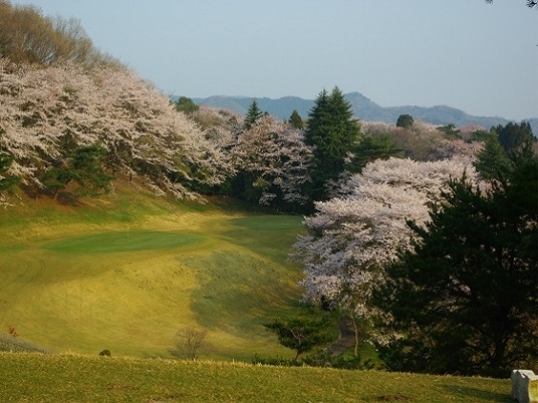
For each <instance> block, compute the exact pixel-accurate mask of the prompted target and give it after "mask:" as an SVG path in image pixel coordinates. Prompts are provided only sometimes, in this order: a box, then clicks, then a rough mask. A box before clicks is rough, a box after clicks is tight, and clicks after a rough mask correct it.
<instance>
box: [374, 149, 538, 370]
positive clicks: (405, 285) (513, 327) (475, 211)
mask: <svg viewBox="0 0 538 403" xmlns="http://www.w3.org/2000/svg"><path fill="white" fill-rule="evenodd" d="M510 166H511V168H510V170H509V171H508V172H503V173H502V175H503V177H504V179H505V180H503V181H500V180H492V181H490V187H489V189H488V191H487V192H483V191H482V190H480V189H475V188H474V187H472V186H471V185H469V184H468V183H466V182H465V180H459V181H454V182H452V183H451V186H450V189H451V190H450V192H448V193H447V194H446V195H445V201H444V203H443V205H442V207H439V208H437V209H434V210H433V211H432V212H431V214H430V215H431V222H430V223H429V224H427V225H426V227H425V228H419V227H417V226H416V225H413V224H412V228H413V229H414V230H415V231H416V233H417V234H418V240H417V242H416V243H415V247H414V250H413V251H410V252H407V253H404V254H403V255H401V256H400V260H399V261H398V262H397V263H395V264H393V265H391V266H389V267H388V268H387V278H388V281H387V284H386V286H385V287H383V291H382V292H380V293H379V294H378V295H377V296H376V299H377V302H378V304H379V306H380V307H381V308H382V309H384V310H385V311H387V312H390V313H391V315H392V318H393V319H394V321H393V322H392V325H391V329H392V330H395V331H396V332H398V333H400V334H404V335H405V337H404V338H402V339H400V340H398V341H397V342H394V343H392V344H390V345H389V348H385V349H382V350H381V356H382V358H383V359H385V362H386V363H387V364H388V365H389V367H391V369H393V370H405V371H418V372H433V373H459V374H469V375H473V374H481V375H491V376H502V377H506V376H508V374H509V373H510V369H512V368H517V367H519V366H526V365H528V364H529V363H532V362H537V360H538V339H537V338H536V334H537V332H538V316H537V315H536V312H538V248H537V245H538V157H537V156H536V154H534V153H533V152H532V150H531V149H530V148H525V149H523V150H521V152H518V153H517V155H516V154H514V155H513V156H512V157H511V165H510ZM492 172H493V175H494V174H495V172H496V171H492ZM498 172H501V171H498Z"/></svg>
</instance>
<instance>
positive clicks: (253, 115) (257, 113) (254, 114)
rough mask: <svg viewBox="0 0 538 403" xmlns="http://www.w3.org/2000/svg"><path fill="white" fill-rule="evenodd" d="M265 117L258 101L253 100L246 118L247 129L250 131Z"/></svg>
mask: <svg viewBox="0 0 538 403" xmlns="http://www.w3.org/2000/svg"><path fill="white" fill-rule="evenodd" d="M262 116H263V112H262V110H261V109H260V108H259V107H258V101H256V99H254V100H252V103H251V104H250V106H249V108H248V111H247V115H246V116H245V127H246V128H247V130H248V129H250V128H251V127H252V126H254V124H255V123H256V122H257V121H258V119H260V118H261V117H262Z"/></svg>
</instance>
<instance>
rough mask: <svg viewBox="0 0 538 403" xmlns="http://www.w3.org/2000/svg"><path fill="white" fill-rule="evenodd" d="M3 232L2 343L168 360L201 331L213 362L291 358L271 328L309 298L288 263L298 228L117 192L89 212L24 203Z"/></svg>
mask: <svg viewBox="0 0 538 403" xmlns="http://www.w3.org/2000/svg"><path fill="white" fill-rule="evenodd" d="M0 228H1V232H2V237H0V275H1V278H2V280H1V281H0V332H7V330H8V327H10V326H11V327H13V328H15V329H16V331H17V333H18V334H19V337H20V338H22V339H24V340H27V341H30V342H32V343H34V344H37V345H40V346H43V347H45V348H47V349H51V350H53V351H55V352H58V353H65V352H73V353H82V354H90V355H97V354H98V353H99V352H100V351H102V350H104V349H109V350H110V351H111V352H112V354H113V355H114V356H131V357H165V358H166V357H170V355H169V353H168V348H169V347H172V343H173V340H174V335H175V333H176V332H177V330H179V329H180V328H182V327H195V328H202V329H206V330H208V336H207V340H208V341H209V342H210V343H211V344H212V349H211V350H207V351H202V357H205V358H211V359H215V360H240V361H246V362H250V361H251V360H252V358H253V357H254V355H255V354H256V353H257V354H259V355H262V356H268V355H272V356H274V355H279V356H285V357H290V358H291V357H292V356H293V352H292V351H291V350H287V349H284V348H282V347H281V346H280V345H279V344H278V342H277V340H276V338H275V337H274V336H273V335H271V334H269V333H267V332H266V331H265V329H264V328H263V326H262V324H263V323H264V322H267V321H268V320H270V319H271V318H272V317H274V316H280V315H286V314H287V313H289V312H290V310H291V309H293V308H292V307H293V305H294V304H296V303H297V301H298V300H299V298H300V295H301V291H300V289H299V287H298V286H297V281H298V280H299V279H300V278H301V272H300V268H299V267H298V266H296V265H293V264H291V263H289V262H288V261H287V255H288V252H289V248H290V247H291V245H292V244H293V242H294V240H295V239H296V236H297V233H298V232H300V231H301V230H302V229H301V218H300V217H293V216H285V215H275V216H271V215H243V214H240V213H238V212H237V211H234V212H232V213H229V212H227V211H226V210H223V209H222V208H221V207H219V208H217V207H214V206H211V205H206V206H200V205H196V204H192V203H191V204H186V203H178V202H175V201H169V200H166V199H159V198H156V197H154V196H153V195H151V194H144V193H143V192H140V191H136V192H133V191H131V190H129V189H119V190H118V191H116V192H115V193H113V194H111V195H109V196H107V197H104V198H102V199H100V200H89V201H86V202H85V203H82V204H81V205H79V206H58V205H55V204H54V203H52V202H51V201H49V200H46V199H40V200H38V201H37V202H35V201H33V200H26V201H24V200H23V202H21V204H20V205H19V206H17V208H11V209H7V210H0Z"/></svg>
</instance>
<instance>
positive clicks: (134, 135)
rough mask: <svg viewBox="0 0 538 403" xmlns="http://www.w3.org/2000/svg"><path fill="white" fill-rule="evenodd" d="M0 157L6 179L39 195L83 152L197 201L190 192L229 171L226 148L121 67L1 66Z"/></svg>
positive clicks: (117, 171) (160, 188)
mask: <svg viewBox="0 0 538 403" xmlns="http://www.w3.org/2000/svg"><path fill="white" fill-rule="evenodd" d="M0 104H1V105H2V108H0V129H1V130H2V132H3V135H2V136H1V137H0V151H3V152H4V153H6V154H7V155H9V156H10V157H12V158H13V163H12V164H11V167H10V172H8V174H11V175H16V176H19V177H21V179H22V181H23V182H24V183H26V184H27V185H34V186H36V187H37V188H40V187H41V188H42V187H43V183H42V181H41V178H42V176H43V175H44V174H45V173H46V172H47V171H48V170H50V169H51V168H52V167H54V166H59V165H62V161H63V160H65V159H67V158H69V152H70V151H71V150H73V149H75V148H76V147H79V146H89V145H93V144H98V145H100V146H102V147H103V148H104V149H105V150H106V153H107V155H106V161H107V166H108V169H109V170H110V171H111V172H112V173H114V174H115V175H118V174H123V175H128V176H139V177H141V178H143V179H144V180H146V181H147V183H148V184H149V185H150V186H152V187H153V188H154V189H155V190H158V191H159V192H170V193H173V194H176V195H177V196H178V197H194V194H193V192H192V184H193V183H196V182H202V183H206V182H207V183H220V182H222V181H223V180H224V179H225V178H226V176H227V175H229V173H230V172H231V171H232V167H231V165H230V163H229V158H227V157H226V156H225V155H224V154H223V152H222V150H221V148H220V147H219V146H218V144H216V143H215V142H214V141H212V139H211V138H208V137H207V136H206V135H205V134H204V132H203V131H202V130H201V129H200V128H199V127H198V126H197V125H196V124H195V123H194V122H193V121H192V120H190V119H188V118H187V117H186V116H185V115H184V114H183V113H180V112H177V111H176V110H175V109H174V107H173V105H172V104H171V103H170V101H169V99H168V97H166V96H165V95H163V94H162V93H161V92H159V91H158V90H157V89H156V88H155V87H154V86H153V85H151V84H150V83H148V82H144V81H142V80H141V79H140V78H139V77H138V76H137V75H136V74H134V73H133V72H131V71H129V70H127V69H125V68H122V67H119V66H97V67H94V68H91V69H84V68H82V67H80V66H78V65H74V64H63V65H57V66H52V67H47V68H40V67H36V66H29V65H20V66H15V65H14V64H11V63H10V62H9V61H7V60H5V59H2V60H0Z"/></svg>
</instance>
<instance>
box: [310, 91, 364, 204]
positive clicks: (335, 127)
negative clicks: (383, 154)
mask: <svg viewBox="0 0 538 403" xmlns="http://www.w3.org/2000/svg"><path fill="white" fill-rule="evenodd" d="M308 116H309V122H308V128H307V129H306V133H305V142H306V144H307V145H310V146H313V147H314V158H313V167H312V171H311V173H310V174H311V178H312V188H311V190H310V197H311V199H312V200H325V199H327V197H328V194H327V190H326V185H327V183H328V182H329V181H334V180H337V179H338V177H339V176H340V174H342V173H343V172H344V171H345V170H346V169H347V168H348V166H349V157H350V153H351V152H352V151H353V148H354V147H355V145H356V143H357V141H358V139H359V134H360V126H359V125H358V123H357V121H356V120H355V119H354V118H353V113H352V111H351V105H350V104H349V102H347V101H346V100H345V99H344V96H343V94H342V92H341V91H340V89H338V87H335V88H334V89H333V90H332V92H331V94H328V93H327V91H326V90H323V91H322V92H321V93H320V94H319V96H318V98H317V99H316V101H315V104H314V107H313V108H312V110H311V111H310V113H309V115H308Z"/></svg>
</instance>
